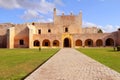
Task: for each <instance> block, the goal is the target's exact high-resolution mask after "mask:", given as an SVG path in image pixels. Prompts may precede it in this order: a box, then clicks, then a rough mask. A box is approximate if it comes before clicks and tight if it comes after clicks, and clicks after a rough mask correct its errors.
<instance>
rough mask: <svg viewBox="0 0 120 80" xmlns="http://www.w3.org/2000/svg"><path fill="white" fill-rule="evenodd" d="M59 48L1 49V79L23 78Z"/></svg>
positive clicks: (16, 79) (17, 79) (14, 79)
mask: <svg viewBox="0 0 120 80" xmlns="http://www.w3.org/2000/svg"><path fill="white" fill-rule="evenodd" d="M58 50H59V49H42V50H41V51H39V50H38V49H0V80H21V79H22V78H24V77H25V76H26V75H28V74H29V73H30V72H32V71H33V70H34V69H36V68H37V67H38V66H40V64H42V63H43V62H45V61H46V60H47V59H48V58H50V57H51V56H52V55H54V54H55V53H56V52H57V51H58Z"/></svg>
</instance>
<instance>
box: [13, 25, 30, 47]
mask: <svg viewBox="0 0 120 80" xmlns="http://www.w3.org/2000/svg"><path fill="white" fill-rule="evenodd" d="M20 40H24V45H20ZM14 47H15V48H21V47H22V48H28V47H29V30H28V27H27V24H17V25H15V37H14Z"/></svg>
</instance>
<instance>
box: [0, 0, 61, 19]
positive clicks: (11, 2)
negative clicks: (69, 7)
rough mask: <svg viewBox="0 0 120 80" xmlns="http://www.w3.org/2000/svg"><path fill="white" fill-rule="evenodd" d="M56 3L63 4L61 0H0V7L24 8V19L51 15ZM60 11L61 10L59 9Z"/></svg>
mask: <svg viewBox="0 0 120 80" xmlns="http://www.w3.org/2000/svg"><path fill="white" fill-rule="evenodd" d="M56 5H63V3H62V1H61V0H54V1H53V2H48V1H47V0H0V7H2V8H6V9H15V8H17V9H23V10H25V11H24V13H23V14H22V18H23V19H26V20H28V19H32V18H36V17H38V16H41V15H49V14H50V13H52V12H53V8H55V7H56ZM58 11H60V10H58Z"/></svg>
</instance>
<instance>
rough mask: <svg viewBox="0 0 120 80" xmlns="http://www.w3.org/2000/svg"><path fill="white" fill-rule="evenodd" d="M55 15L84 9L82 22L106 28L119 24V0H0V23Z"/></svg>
mask: <svg viewBox="0 0 120 80" xmlns="http://www.w3.org/2000/svg"><path fill="white" fill-rule="evenodd" d="M55 7H56V8H57V12H58V15H60V14H61V13H62V12H64V13H65V14H66V15H69V14H70V12H73V14H75V15H78V14H79V12H80V11H82V13H83V17H82V18H83V26H97V27H98V28H101V29H102V30H103V31H105V32H112V31H116V30H117V29H118V28H120V0H0V23H8V22H10V23H16V24H18V23H26V22H51V21H52V20H53V8H55Z"/></svg>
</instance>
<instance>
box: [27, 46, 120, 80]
mask: <svg viewBox="0 0 120 80" xmlns="http://www.w3.org/2000/svg"><path fill="white" fill-rule="evenodd" d="M25 80H120V73H117V72H116V71H114V70H112V69H110V68H108V67H106V66H104V65H102V64H100V63H99V62H97V61H95V60H93V59H91V58H90V57H87V56H86V55H84V54H82V53H80V52H78V51H77V50H75V49H72V48H63V49H61V50H60V51H59V52H58V53H57V54H55V55H54V56H53V57H52V58H51V59H49V60H48V61H47V62H46V63H45V64H43V65H42V66H41V67H39V68H38V69H37V70H36V71H34V72H33V73H32V74H31V75H29V76H28V77H27V78H26V79H25Z"/></svg>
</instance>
